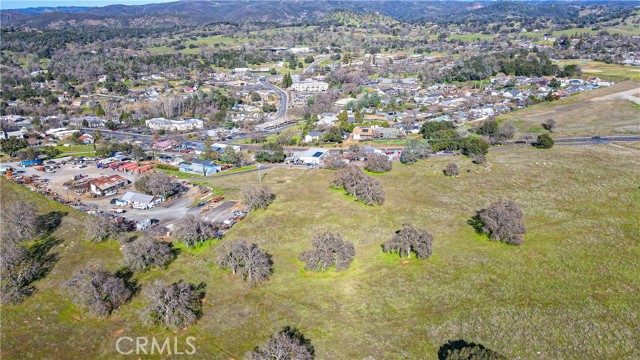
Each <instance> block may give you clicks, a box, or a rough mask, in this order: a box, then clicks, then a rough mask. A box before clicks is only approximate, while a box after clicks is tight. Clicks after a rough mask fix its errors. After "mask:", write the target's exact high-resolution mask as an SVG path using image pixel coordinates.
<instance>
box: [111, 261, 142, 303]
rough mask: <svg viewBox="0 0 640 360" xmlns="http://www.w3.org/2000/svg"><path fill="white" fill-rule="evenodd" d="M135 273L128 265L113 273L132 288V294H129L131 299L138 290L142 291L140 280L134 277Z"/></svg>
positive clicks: (127, 286)
mask: <svg viewBox="0 0 640 360" xmlns="http://www.w3.org/2000/svg"><path fill="white" fill-rule="evenodd" d="M133 274H134V272H133V271H132V270H131V269H129V268H128V267H123V268H120V269H119V270H118V271H116V272H115V274H113V276H115V277H116V278H118V279H121V280H122V281H124V286H126V288H127V289H129V290H131V296H129V299H131V298H133V297H134V296H135V295H136V294H137V293H138V292H140V285H139V284H138V280H136V279H134V278H133Z"/></svg>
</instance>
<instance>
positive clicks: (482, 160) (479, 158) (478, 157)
mask: <svg viewBox="0 0 640 360" xmlns="http://www.w3.org/2000/svg"><path fill="white" fill-rule="evenodd" d="M473 163H474V164H478V165H482V166H484V165H486V164H487V157H486V156H484V155H483V154H475V155H473Z"/></svg>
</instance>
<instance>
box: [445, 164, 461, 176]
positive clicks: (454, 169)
mask: <svg viewBox="0 0 640 360" xmlns="http://www.w3.org/2000/svg"><path fill="white" fill-rule="evenodd" d="M442 172H444V174H445V175H446V176H458V175H460V169H459V168H458V164H456V163H448V164H447V167H446V169H444V170H443V171H442Z"/></svg>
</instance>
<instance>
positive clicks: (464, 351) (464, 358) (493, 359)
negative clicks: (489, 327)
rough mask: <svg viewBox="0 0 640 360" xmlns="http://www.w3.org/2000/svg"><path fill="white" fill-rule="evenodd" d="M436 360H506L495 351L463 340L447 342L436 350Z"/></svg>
mask: <svg viewBox="0 0 640 360" xmlns="http://www.w3.org/2000/svg"><path fill="white" fill-rule="evenodd" d="M438 360H507V357H506V356H504V355H502V354H500V353H499V352H497V351H493V350H491V349H488V348H486V347H484V345H482V344H476V343H472V342H468V341H466V340H463V339H458V340H449V341H447V342H446V343H445V344H444V345H442V346H440V349H438Z"/></svg>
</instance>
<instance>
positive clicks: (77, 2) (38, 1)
mask: <svg viewBox="0 0 640 360" xmlns="http://www.w3.org/2000/svg"><path fill="white" fill-rule="evenodd" d="M170 1H177V0H0V9H21V8H29V7H43V6H51V7H56V6H105V5H113V4H124V5H141V4H151V3H161V2H170Z"/></svg>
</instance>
